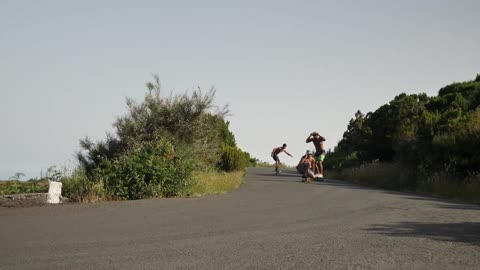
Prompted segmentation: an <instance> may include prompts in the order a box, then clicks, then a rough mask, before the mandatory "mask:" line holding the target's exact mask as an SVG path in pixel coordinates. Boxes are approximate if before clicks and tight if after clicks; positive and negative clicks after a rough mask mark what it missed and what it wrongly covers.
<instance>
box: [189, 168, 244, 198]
mask: <svg viewBox="0 0 480 270" xmlns="http://www.w3.org/2000/svg"><path fill="white" fill-rule="evenodd" d="M244 175H245V172H243V171H237V172H230V173H225V172H195V173H194V178H195V179H196V183H195V184H194V186H193V187H192V188H191V190H190V195H191V196H202V195H208V194H223V193H227V192H229V191H232V190H235V189H237V188H238V187H239V186H240V184H242V181H243V177H244Z"/></svg>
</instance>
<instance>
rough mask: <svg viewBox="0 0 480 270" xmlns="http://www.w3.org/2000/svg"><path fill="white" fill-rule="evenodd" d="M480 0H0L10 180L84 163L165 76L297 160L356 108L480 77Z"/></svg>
mask: <svg viewBox="0 0 480 270" xmlns="http://www.w3.org/2000/svg"><path fill="white" fill-rule="evenodd" d="M479 14H480V1H477V0H470V1H469V0H456V1H454V0H451V1H442V0H431V1H427V0H425V1H421V0H415V1H413V0H412V1H409V0H405V1H398V0H392V1H389V0H383V1H318V0H313V1H293V0H292V1H280V0H272V1H210V0H203V1H158V0H156V1H118V0H115V1H66V0H61V1H47V0H45V1H16V0H15V1H13V0H12V1H9V0H0V179H2V178H8V177H9V176H12V175H13V174H14V173H16V172H23V173H25V174H26V178H29V177H35V176H38V175H39V174H40V171H41V170H44V171H45V169H46V168H48V167H49V166H51V165H57V166H63V165H68V164H71V163H72V161H74V158H73V154H74V153H75V151H77V150H79V144H78V142H79V139H80V138H83V137H85V136H89V137H91V138H93V139H101V138H103V137H104V135H105V132H106V131H111V130H112V127H111V124H112V123H113V121H114V119H115V117H116V116H118V115H121V114H122V113H124V112H125V97H127V96H128V97H134V98H137V99H141V98H142V97H143V96H144V93H145V90H146V88H145V82H147V81H149V80H150V79H151V74H152V73H156V74H158V75H159V76H160V79H161V81H162V85H163V89H164V93H170V92H171V91H173V92H176V93H183V92H184V91H186V90H192V89H195V88H196V87H197V86H200V87H201V88H203V89H205V90H207V89H209V88H210V87H212V86H214V87H215V88H216V89H217V103H218V104H219V105H221V104H225V103H229V104H230V108H231V110H232V113H233V115H232V116H231V117H229V118H228V120H230V121H231V129H232V131H233V132H234V134H235V136H236V138H237V142H238V144H239V146H240V147H241V148H242V149H244V150H246V151H249V152H250V153H252V154H253V155H254V156H256V157H258V158H260V159H262V160H270V156H269V155H270V152H271V150H272V148H273V147H275V146H279V145H281V144H282V143H284V142H286V143H287V144H288V145H289V146H288V148H287V149H289V150H290V152H291V153H292V154H293V155H294V157H295V158H294V159H290V158H288V157H287V156H282V157H281V158H282V160H283V161H285V162H286V163H289V164H294V163H296V162H297V161H298V158H299V157H300V156H301V155H302V154H303V152H304V151H305V150H306V149H308V148H311V147H312V146H309V145H307V144H306V143H305V139H306V137H307V135H308V134H309V133H310V132H312V131H318V132H320V133H321V134H322V135H324V136H325V137H326V139H327V142H326V145H327V148H333V147H334V146H335V145H336V143H337V142H338V141H339V140H340V138H341V137H342V134H343V132H344V131H345V129H346V126H347V124H348V121H349V119H350V118H351V117H352V116H353V115H354V113H355V111H357V110H358V109H360V110H362V111H363V112H368V111H371V110H375V109H376V108H378V107H379V106H381V105H383V104H385V103H387V102H388V101H390V100H391V99H392V98H393V97H394V96H395V95H397V94H399V93H401V92H406V93H419V92H426V93H427V94H429V95H434V94H436V93H437V91H438V89H439V88H440V87H442V86H444V85H446V84H449V83H451V82H453V81H466V80H471V79H474V78H475V75H476V74H477V73H480V32H479V31H480V29H479V26H480V15H479Z"/></svg>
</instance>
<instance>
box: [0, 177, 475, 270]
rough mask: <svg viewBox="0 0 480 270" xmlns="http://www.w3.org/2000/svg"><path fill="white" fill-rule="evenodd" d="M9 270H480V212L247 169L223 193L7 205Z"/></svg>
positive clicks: (4, 256)
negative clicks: (235, 184)
mask: <svg viewBox="0 0 480 270" xmlns="http://www.w3.org/2000/svg"><path fill="white" fill-rule="evenodd" d="M0 226H1V227H0V269H382V270H384V269H479V268H480V207H479V206H475V205H468V204H456V203H452V202H448V201H442V200H437V199H434V198H431V197H425V196H419V195H412V194H407V193H396V192H390V191H384V190H378V189H371V188H365V187H360V186H355V185H350V184H346V183H343V182H339V181H333V180H326V181H325V182H323V183H312V184H305V183H301V182H300V178H299V177H298V175H296V174H294V173H293V172H287V173H285V174H284V175H280V176H275V175H274V174H273V173H272V170H271V169H262V168H254V169H249V170H248V173H247V175H246V178H245V182H244V184H243V185H242V186H241V187H240V189H238V190H237V191H234V192H231V193H229V194H225V195H218V196H207V197H203V198H187V199H180V198H179V199H154V200H140V201H129V202H108V203H102V204H84V205H81V204H70V205H59V206H49V207H33V208H0Z"/></svg>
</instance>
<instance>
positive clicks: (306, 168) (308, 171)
mask: <svg viewBox="0 0 480 270" xmlns="http://www.w3.org/2000/svg"><path fill="white" fill-rule="evenodd" d="M314 167H315V159H314V158H313V155H312V152H311V151H310V150H307V153H306V154H305V156H304V157H303V158H302V160H300V163H299V164H298V166H297V170H298V171H299V172H300V173H301V174H302V177H303V178H304V179H305V180H303V181H306V182H307V183H311V182H312V180H313V179H314V178H315V173H314V171H313V168H314Z"/></svg>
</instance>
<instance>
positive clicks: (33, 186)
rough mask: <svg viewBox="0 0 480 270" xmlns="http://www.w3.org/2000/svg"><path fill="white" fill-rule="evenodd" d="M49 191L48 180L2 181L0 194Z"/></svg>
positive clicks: (0, 182)
mask: <svg viewBox="0 0 480 270" xmlns="http://www.w3.org/2000/svg"><path fill="white" fill-rule="evenodd" d="M47 191H48V181H47V180H29V181H18V180H9V181H0V195H12V194H19V193H44V192H47Z"/></svg>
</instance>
